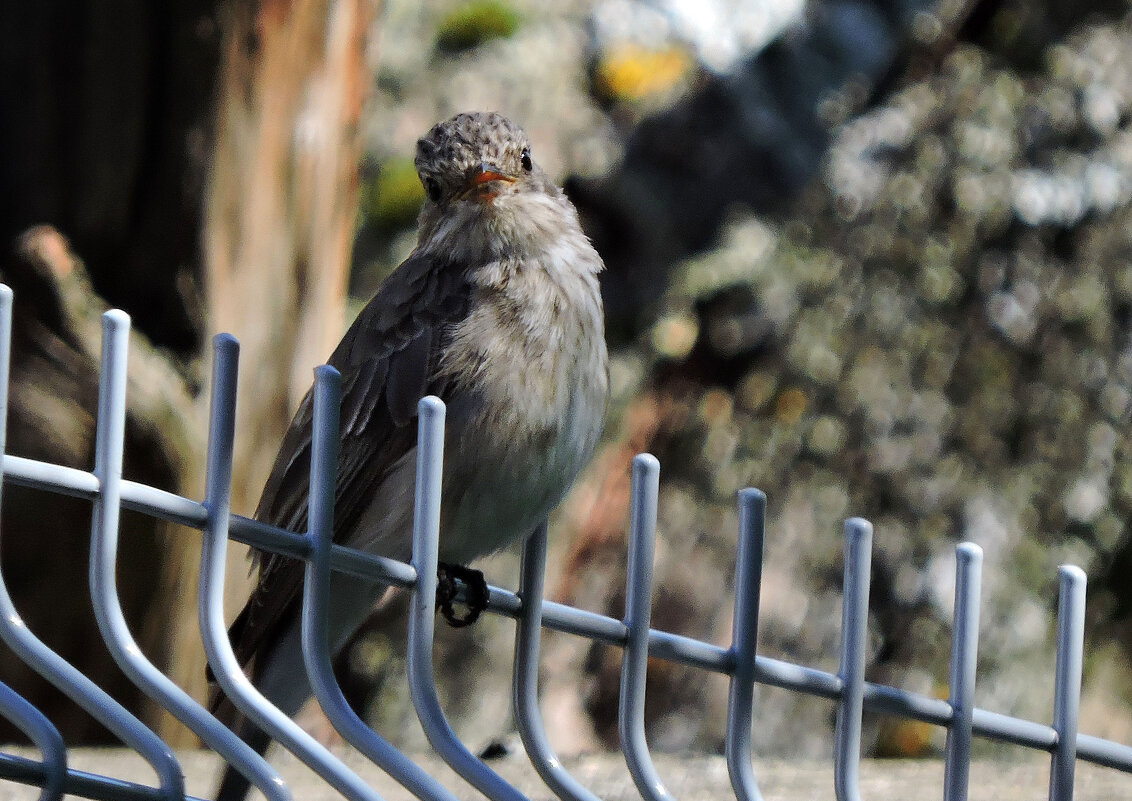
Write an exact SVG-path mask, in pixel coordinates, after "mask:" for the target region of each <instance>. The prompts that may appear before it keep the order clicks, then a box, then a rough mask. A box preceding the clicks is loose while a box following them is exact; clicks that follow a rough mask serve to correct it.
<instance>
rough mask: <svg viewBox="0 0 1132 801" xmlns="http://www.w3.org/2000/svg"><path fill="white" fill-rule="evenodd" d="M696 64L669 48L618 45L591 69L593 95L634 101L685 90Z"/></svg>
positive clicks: (681, 51)
mask: <svg viewBox="0 0 1132 801" xmlns="http://www.w3.org/2000/svg"><path fill="white" fill-rule="evenodd" d="M695 68H696V63H695V61H694V60H693V59H692V57H691V55H690V54H689V53H688V51H687V50H686V49H685V48H683V47H680V46H677V45H672V46H669V47H665V48H663V49H660V50H653V49H649V48H645V47H642V46H641V45H638V44H634V43H631V42H630V43H621V44H620V45H618V46H614V47H611V48H609V49H608V50H606V51H604V52H603V53H602V54H601V55H600V56H599V58H598V61H597V64H596V65H595V67H594V77H593V82H594V92H595V94H596V95H597V96H598V97H599V98H605V99H608V100H611V101H617V102H635V101H640V100H644V99H646V98H656V97H658V96H659V97H668V98H671V97H672V95H673V93H674V92H676V91H679V90H680V89H681V88H686V86H687V84H688V81H689V78H690V75H691V74H692V73H693V71H694V70H695Z"/></svg>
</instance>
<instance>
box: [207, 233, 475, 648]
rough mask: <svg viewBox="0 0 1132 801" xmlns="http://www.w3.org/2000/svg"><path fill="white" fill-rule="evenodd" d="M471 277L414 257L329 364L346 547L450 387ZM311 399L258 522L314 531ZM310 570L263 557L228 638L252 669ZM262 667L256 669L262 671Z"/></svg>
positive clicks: (339, 534)
mask: <svg viewBox="0 0 1132 801" xmlns="http://www.w3.org/2000/svg"><path fill="white" fill-rule="evenodd" d="M466 281H467V278H466V269H465V268H464V267H463V266H462V265H460V264H457V263H442V262H439V261H437V260H435V259H432V258H429V257H426V256H424V255H421V254H419V253H414V254H413V255H412V256H410V257H409V258H408V259H407V260H406V261H405V262H404V263H403V264H402V265H401V266H400V267H398V268H397V269H396V270H395V271H394V272H393V273H392V274H391V275H390V276H389V277H388V278H387V279H386V280H385V282H384V283H383V284H382V286H381V288H380V289H379V290H378V292H377V294H376V295H375V296H374V298H373V299H372V300H371V301H370V302H369V304H367V306H366V307H365V309H363V310H362V312H361V313H360V314H359V315H358V318H357V319H356V320H355V321H354V323H353V325H351V326H350V329H349V330H348V331H347V332H346V334H345V336H344V337H343V338H342V341H341V342H340V343H339V344H338V347H337V348H335V350H334V353H333V354H332V355H331V357H330V359H329V361H328V363H329V364H331V365H332V366H333V367H335V368H337V369H338V371H339V372H340V373H341V374H342V407H341V421H340V422H341V430H340V438H341V446H340V451H339V472H338V485H337V488H336V492H335V508H334V539H335V542H342V541H343V540H344V539H346V538H347V537H348V536H349V535H350V533H351V532H352V530H353V529H354V527H355V526H356V525H357V524H358V520H359V518H360V517H361V515H362V513H363V512H364V511H365V508H366V505H367V503H368V501H369V499H370V498H371V497H372V495H373V491H374V488H375V487H376V486H378V485H379V484H380V482H381V481H382V480H383V479H384V478H385V476H386V473H385V471H386V470H387V469H388V468H389V467H390V466H391V465H393V464H394V463H395V462H396V461H397V460H398V459H399V458H400V457H402V456H404V455H405V454H406V453H408V452H409V451H410V450H411V449H412V448H413V447H414V446H415V445H416V426H415V423H416V418H417V401H419V400H420V398H422V397H423V396H425V395H428V394H434V395H438V396H440V397H441V398H442V399H446V396H447V395H448V391H449V387H448V386H446V384H445V383H444V381H443V380H442V379H439V378H437V366H438V364H439V360H440V354H441V353H442V351H443V347H444V343H445V339H446V336H447V333H448V331H449V329H450V327H451V325H452V324H453V323H454V322H456V321H458V320H459V319H461V318H462V317H463V316H464V315H466V314H467V309H468V299H469V292H468V289H467V284H466ZM311 416H312V409H311V393H310V392H309V391H308V393H307V395H306V397H305V398H304V399H303V402H302V404H301V405H300V406H299V409H298V411H297V412H296V413H295V416H294V418H293V419H292V421H291V425H290V427H289V429H288V431H287V433H286V435H285V436H284V438H283V442H282V444H281V446H280V449H279V455H278V456H277V457H276V460H275V465H274V467H273V468H272V471H271V475H270V477H269V478H268V480H267V483H266V485H265V486H264V490H263V495H262V497H261V498H260V502H259V505H258V507H257V508H256V513H255V516H256V519H258V520H261V521H263V522H266V523H271V524H272V525H276V526H279V527H280V528H284V529H287V530H289V531H296V532H302V531H305V530H306V528H307V498H308V489H309V482H310V455H311V422H312V421H311ZM303 570H304V568H303V563H302V561H300V560H296V559H289V558H286V557H282V556H279V555H274V554H270V555H269V554H261V555H260V556H259V583H258V584H257V586H256V588H255V590H254V591H253V592H252V595H251V597H250V598H249V599H248V602H247V604H246V605H245V606H244V609H243V611H242V612H241V613H240V615H239V616H238V617H237V618H236V621H235V622H234V623H233V624H232V627H231V628H230V629H229V637H230V638H231V640H232V644H233V648H234V649H235V651H236V656H237V657H238V659H239V660H240V663H241V664H247V663H248V662H249V661H251V660H252V658H253V657H255V656H256V655H257V654H259V653H260V651H261V650H262V649H263V648H264V647H265V646H268V645H269V644H270V643H271V642H273V641H274V640H275V639H276V635H277V634H278V633H279V631H280V630H281V629H282V627H283V626H284V625H285V624H286V623H287V622H288V621H289V620H290V619H291V616H292V615H294V614H295V612H296V610H297V602H298V599H299V597H300V593H301V588H302V582H303ZM262 661H263V660H257V662H262Z"/></svg>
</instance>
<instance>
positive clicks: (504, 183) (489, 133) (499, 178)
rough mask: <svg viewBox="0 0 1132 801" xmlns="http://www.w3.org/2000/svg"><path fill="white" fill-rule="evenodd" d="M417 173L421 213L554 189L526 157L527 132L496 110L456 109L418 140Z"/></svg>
mask: <svg viewBox="0 0 1132 801" xmlns="http://www.w3.org/2000/svg"><path fill="white" fill-rule="evenodd" d="M414 163H415V164H416V168H417V174H418V175H419V176H420V179H421V184H422V185H423V186H424V188H425V194H426V195H427V196H428V197H427V200H426V201H425V208H424V211H423V215H429V214H435V213H444V211H446V210H447V209H449V208H451V207H452V206H454V205H455V204H458V203H473V204H486V205H491V204H494V203H495V202H496V201H497V200H498V199H501V198H506V197H509V196H513V195H519V194H522V193H524V192H547V191H550V192H554V191H555V190H554V186H553V184H551V183H550V181H549V180H548V179H547V177H546V174H545V173H544V172H543V171H542V170H541V169H540V168H539V166H538V165H537V164H535V162H534V160H533V159H532V158H531V146H530V142H529V141H528V139H527V135H526V133H524V132H523V129H522V128H520V127H519V126H518V125H516V124H515V123H513V122H511V120H509V119H507V118H506V117H504V116H503V115H502V114H498V113H496V112H493V111H491V112H471V113H465V114H457V115H456V116H455V117H452V118H451V119H449V120H445V121H444V122H439V123H437V124H436V125H434V126H433V127H432V130H430V131H429V132H428V133H427V134H425V135H424V136H422V137H421V138H420V139H419V140H418V141H417V156H416V159H415V162H414Z"/></svg>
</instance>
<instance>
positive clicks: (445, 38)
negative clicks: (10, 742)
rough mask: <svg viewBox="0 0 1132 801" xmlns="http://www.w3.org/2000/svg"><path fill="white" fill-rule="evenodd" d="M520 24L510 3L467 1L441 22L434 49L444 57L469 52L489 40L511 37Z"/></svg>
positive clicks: (496, 0) (518, 16) (520, 19)
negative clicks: (448, 54) (444, 53)
mask: <svg viewBox="0 0 1132 801" xmlns="http://www.w3.org/2000/svg"><path fill="white" fill-rule="evenodd" d="M521 22H522V18H521V17H520V15H519V12H518V11H517V10H516V9H515V7H514V6H513V5H511V4H510V3H506V2H503V0H471V2H467V3H463V4H461V5H459V6H457V7H456V8H454V9H452V10H451V11H449V12H448V13H447V14H445V15H444V17H442V18H441V20H440V23H439V25H438V27H437V31H436V46H437V48H438V49H439V50H441V51H443V52H446V53H458V52H460V51H463V50H471V49H472V48H473V47H478V46H479V45H481V44H483V43H484V42H487V41H489V40H491V39H503V38H507V37H508V36H511V35H513V34H514V33H515V31H516V30H517V29H518V28H519V25H520V23H521Z"/></svg>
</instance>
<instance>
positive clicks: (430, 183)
mask: <svg viewBox="0 0 1132 801" xmlns="http://www.w3.org/2000/svg"><path fill="white" fill-rule="evenodd" d="M424 186H425V191H426V192H428V199H429V200H431V201H432V202H433V203H439V202H440V181H438V180H436V179H435V178H425V182H424Z"/></svg>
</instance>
